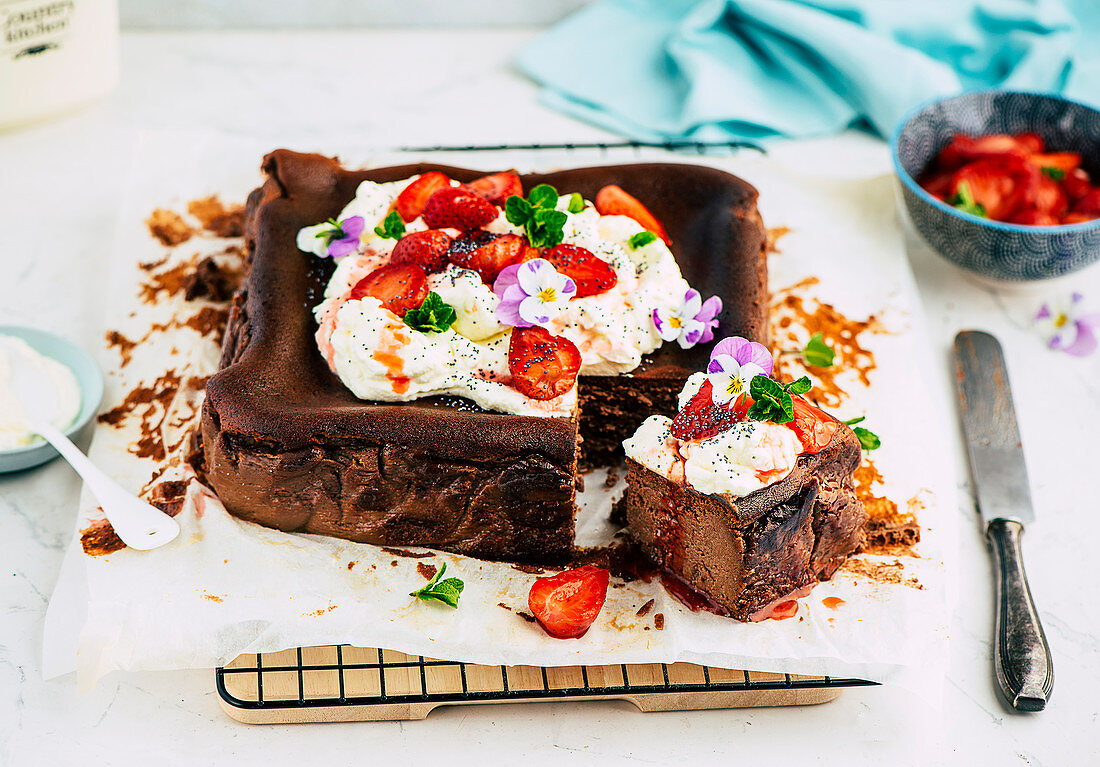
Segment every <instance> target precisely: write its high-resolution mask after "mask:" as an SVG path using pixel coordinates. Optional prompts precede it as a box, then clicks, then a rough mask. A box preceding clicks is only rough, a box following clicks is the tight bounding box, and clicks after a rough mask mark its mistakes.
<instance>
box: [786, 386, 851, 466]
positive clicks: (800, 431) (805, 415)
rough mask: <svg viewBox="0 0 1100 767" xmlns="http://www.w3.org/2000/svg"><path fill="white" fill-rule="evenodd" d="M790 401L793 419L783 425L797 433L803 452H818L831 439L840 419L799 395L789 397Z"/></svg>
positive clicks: (826, 445)
mask: <svg viewBox="0 0 1100 767" xmlns="http://www.w3.org/2000/svg"><path fill="white" fill-rule="evenodd" d="M791 401H792V402H793V403H794V420H793V421H788V422H787V423H786V424H784V425H785V426H786V427H787V428H788V429H790V430H791V431H793V432H794V433H795V434H796V435H798V441H799V442H801V443H802V451H803V452H804V453H806V454H807V455H813V454H814V453H820V452H821V451H822V450H824V449H825V448H826V447H828V446H829V443H830V442H832V441H833V435H834V434H836V430H837V429H838V428H839V427H840V421H838V420H836V419H835V418H833V417H832V416H831V415H829V414H828V413H826V412H825V411H824V410H821V409H819V408H816V407H814V406H813V405H811V404H810V403H809V402H807V401H806V400H804V399H802V398H801V397H791Z"/></svg>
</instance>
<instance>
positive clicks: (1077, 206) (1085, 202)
mask: <svg viewBox="0 0 1100 767" xmlns="http://www.w3.org/2000/svg"><path fill="white" fill-rule="evenodd" d="M1072 212H1073V213H1083V214H1085V215H1087V216H1091V217H1092V218H1096V217H1098V216H1100V187H1093V188H1092V189H1090V190H1089V191H1088V192H1086V193H1085V195H1084V196H1082V197H1081V199H1079V200H1078V201H1077V202H1075V203H1074V204H1073V211H1072Z"/></svg>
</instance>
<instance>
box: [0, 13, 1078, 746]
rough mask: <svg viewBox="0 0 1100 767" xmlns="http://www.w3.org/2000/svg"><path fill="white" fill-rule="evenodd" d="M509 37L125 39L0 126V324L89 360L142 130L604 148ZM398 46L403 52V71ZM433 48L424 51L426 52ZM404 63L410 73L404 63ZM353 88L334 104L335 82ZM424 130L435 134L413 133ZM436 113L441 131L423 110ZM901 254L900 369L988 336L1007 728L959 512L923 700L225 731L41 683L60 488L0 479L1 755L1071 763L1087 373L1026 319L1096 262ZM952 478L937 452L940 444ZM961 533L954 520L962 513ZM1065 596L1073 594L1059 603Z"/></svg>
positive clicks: (57, 554) (194, 683)
mask: <svg viewBox="0 0 1100 767" xmlns="http://www.w3.org/2000/svg"><path fill="white" fill-rule="evenodd" d="M528 37H529V33H527V32H523V31H507V32H463V33H461V34H457V35H453V34H452V35H444V34H442V33H433V32H419V33H414V32H387V33H381V32H378V33H369V32H350V33H320V32H317V33H249V34H245V33H180V34H152V33H147V34H129V35H126V36H124V39H123V48H122V51H123V79H122V86H121V88H120V90H119V91H118V92H117V93H115V94H114V95H113V96H112V97H110V98H109V99H107V100H106V101H104V102H102V103H100V104H98V105H96V106H95V107H93V108H91V109H89V110H87V111H85V112H83V113H80V114H78V115H75V116H73V117H70V118H67V119H65V120H62V121H59V122H55V123H51V124H47V125H43V126H39V127H37V128H35V129H32V130H27V131H23V132H19V133H12V134H0V169H2V172H0V211H2V213H0V224H2V225H0V323H3V322H23V323H28V324H36V325H39V326H41V327H44V328H47V329H50V330H55V331H59V332H62V333H65V334H67V335H69V336H71V337H73V338H75V339H76V340H78V341H80V342H82V343H84V344H86V345H89V346H91V345H94V344H96V343H98V340H99V339H98V337H99V334H100V332H101V329H102V325H101V321H100V317H101V314H102V311H103V308H104V307H103V304H102V299H101V296H102V295H103V293H104V290H103V287H104V283H105V280H106V276H105V275H104V274H103V271H102V268H101V266H102V264H103V263H104V262H105V253H106V251H107V249H108V248H109V247H110V242H111V237H112V228H113V222H114V215H115V212H116V210H117V207H118V204H119V199H120V195H121V191H122V189H121V187H122V183H123V180H124V177H125V168H126V166H127V161H128V158H129V150H130V147H131V145H132V144H133V141H134V139H135V136H136V132H137V131H138V129H140V128H142V127H160V128H183V129H191V130H197V129H215V130H221V131H226V132H229V133H237V134H245V135H252V134H256V133H261V134H263V135H265V136H266V137H269V138H270V139H271V141H272V143H273V144H274V143H287V144H292V145H297V146H309V147H318V148H321V147H323V146H324V145H325V144H326V143H327V142H330V141H331V142H334V143H335V142H336V141H337V140H339V141H344V142H345V143H346V141H347V139H348V138H349V137H350V138H353V139H355V140H357V141H358V142H359V143H361V144H364V145H380V146H394V145H408V144H417V143H425V144H431V143H438V142H441V141H448V142H462V141H477V142H479V143H496V142H507V141H517V140H527V141H563V140H564V141H583V140H593V139H595V140H599V139H601V138H604V137H605V134H603V133H602V132H600V131H598V130H596V129H594V128H591V127H588V126H585V125H581V124H578V123H576V122H573V121H572V120H570V119H568V118H566V117H563V116H560V115H556V114H553V113H550V112H547V111H546V110H544V109H542V108H541V107H540V106H538V103H537V98H536V94H535V92H534V90H533V89H532V88H531V86H530V85H529V84H528V83H527V82H525V81H524V80H523V79H522V78H520V77H519V76H518V75H516V74H515V73H514V72H513V71H512V70H511V68H510V67H509V66H508V64H507V62H508V60H509V58H510V56H511V54H512V53H513V52H514V51H515V50H517V48H518V47H519V46H520V45H521V44H522V43H523V42H524V41H525V40H527V39H528ZM412 51H417V52H418V53H417V55H415V56H413V57H412V58H411V59H409V60H408V61H405V62H404V63H402V61H403V59H404V57H409V56H410V55H411V52H412ZM428 51H430V53H425V52H428ZM410 62H411V63H410ZM349 71H354V72H362V73H365V74H368V75H369V77H370V81H371V85H370V87H369V89H368V88H364V89H363V91H362V93H361V94H355V93H354V92H352V93H350V94H349V89H348V88H347V87H346V83H347V81H346V79H342V78H345V77H346V74H345V73H347V72H349ZM425 114H432V115H435V116H436V118H435V119H431V120H428V119H423V118H422V115H425ZM438 115H444V116H445V118H443V119H441V118H439V117H438ZM822 149H823V151H814V150H813V148H810V149H809V150H808V149H806V148H805V147H803V148H800V149H798V150H797V151H795V150H784V149H782V148H780V149H778V150H777V152H778V153H779V154H781V155H784V154H785V155H786V156H788V157H789V158H790V159H791V160H792V161H798V162H800V161H802V160H804V159H806V158H815V159H814V161H815V162H817V163H818V164H819V166H820V167H825V166H831V168H830V169H832V170H836V169H847V170H849V171H852V172H855V171H856V170H858V171H860V172H864V171H874V170H885V169H886V167H887V163H886V151H885V148H884V146H883V145H881V144H879V143H878V142H872V141H868V140H865V139H863V138H862V137H858V136H854V137H847V138H846V139H845V140H842V141H840V142H835V143H830V144H827V145H825V146H823V147H822ZM911 245H912V247H911V260H912V264H913V268H914V271H915V272H916V275H917V278H918V282H919V285H920V288H921V291H922V297H923V300H924V302H925V307H926V310H927V313H928V317H929V320H930V323H929V324H930V326H931V332H932V339H931V340H932V342H933V344H934V345H935V351H936V353H937V355H938V359H939V360H940V361H941V362H942V365H940V366H937V368H936V369H933V370H914V375H917V376H921V377H922V378H923V379H924V380H925V381H926V382H927V384H928V385H929V386H930V387H932V388H933V391H934V393H935V394H936V396H937V397H939V398H940V399H941V400H942V402H943V403H944V409H945V418H949V419H951V421H952V423H954V422H955V420H956V417H955V413H954V409H953V408H954V405H953V403H952V401H951V400H950V399H948V394H949V386H950V377H949V375H948V372H947V371H948V366H947V363H948V350H949V346H950V341H951V338H952V336H953V334H954V333H955V331H956V330H958V329H960V328H963V327H980V328H984V329H988V330H992V331H993V332H995V333H996V334H997V335H998V336H999V337H1000V338H1001V340H1002V342H1003V343H1004V345H1005V348H1006V351H1007V355H1008V364H1009V368H1010V372H1011V375H1012V382H1013V387H1014V390H1015V395H1016V402H1017V407H1018V413H1019V419H1020V426H1021V431H1022V434H1023V441H1024V445H1025V450H1026V453H1027V458H1028V461H1029V464H1030V469H1031V476H1032V484H1033V489H1034V497H1035V502H1036V506H1037V509H1038V513H1039V521H1038V523H1036V524H1035V525H1034V526H1033V527H1032V528H1030V529H1029V531H1028V534H1027V536H1026V538H1025V541H1024V545H1025V557H1026V559H1027V562H1028V566H1029V571H1030V575H1031V585H1032V589H1033V591H1034V594H1035V598H1036V601H1037V602H1038V604H1039V607H1040V611H1041V614H1042V618H1043V621H1044V623H1045V626H1046V629H1047V635H1048V639H1049V641H1050V644H1051V648H1052V650H1053V652H1054V658H1055V667H1056V682H1055V692H1054V696H1053V699H1052V701H1051V704H1050V705H1049V707H1048V708H1047V710H1046V711H1045V712H1043V713H1041V714H1036V715H1028V716H1022V715H1014V714H1009V713H1007V712H1006V711H1005V709H1004V708H1003V707H1002V706H1001V704H1000V703H999V701H998V700H997V698H996V696H995V693H994V689H993V684H992V681H991V676H990V659H989V645H990V642H989V637H990V634H991V628H992V614H991V604H992V595H991V582H990V564H989V559H988V556H987V553H986V550H985V547H984V543H983V541H982V539H981V537H980V535H979V532H978V526H977V524H976V521H973V510H972V509H971V508H969V507H967V508H962V509H960V510H959V513H960V514H962V515H964V517H965V519H966V521H967V524H965V525H964V530H963V535H962V536H961V543H960V551H959V563H960V567H959V570H960V586H959V603H958V607H957V608H956V609H955V612H954V615H953V638H952V661H951V668H950V671H949V675H948V678H947V682H946V685H945V688H944V697H943V704H942V707H936V706H932V705H929V704H928V703H926V702H922V701H918V700H915V699H913V698H911V697H909V696H907V695H906V694H905V693H903V692H901V691H899V690H895V689H891V688H888V687H887V688H868V689H860V690H851V691H847V692H845V693H844V694H843V695H842V696H841V697H840V699H839V700H837V701H836V702H834V703H831V704H827V705H824V706H819V707H814V708H805V709H787V710H784V709H761V710H748V711H711V712H695V713H691V714H679V713H669V714H649V715H644V716H643V715H641V714H638V713H636V712H635V711H634V710H633V709H632V707H630V706H629V705H627V704H617V703H596V702H593V703H586V704H579V705H564V704H541V705H531V706H492V707H475V708H472V709H462V708H455V709H444V710H440V711H437V712H436V713H434V714H433V715H432V716H431V717H429V718H428V719H427V720H425V721H423V722H413V723H376V724H351V725H301V726H294V727H247V726H243V725H238V724H236V723H234V722H232V721H231V720H229V719H228V718H226V717H225V716H224V715H223V714H222V713H221V711H220V710H219V708H218V705H217V700H216V696H215V694H214V692H213V677H212V674H211V673H210V672H205V671H194V672H183V673H159V674H157V673H150V674H141V675H128V676H115V677H111V678H108V679H107V680H106V681H105V682H103V683H101V685H100V686H99V687H98V688H97V689H96V690H95V691H93V692H91V693H89V694H87V695H80V694H78V693H77V691H76V689H75V683H74V680H73V679H71V678H63V679H60V680H56V681H52V682H44V681H43V680H42V678H41V671H40V658H39V654H40V643H41V633H42V620H43V616H44V613H45V607H46V603H47V600H48V599H49V594H50V591H51V589H52V587H53V584H54V582H55V581H56V578H57V572H58V568H59V566H60V563H61V558H62V552H63V548H64V546H65V545H66V544H67V542H68V539H69V536H70V534H71V530H72V524H73V513H74V509H75V503H76V494H77V490H78V485H77V481H76V479H75V477H74V476H73V475H72V474H71V473H70V472H69V471H68V469H67V468H66V467H65V466H63V465H60V464H53V465H50V466H47V467H45V468H42V469H39V470H32V471H30V472H26V473H23V474H19V475H14V476H6V477H3V478H0V562H2V564H0V577H2V578H3V579H4V580H3V583H4V584H5V585H4V588H3V592H2V593H3V597H2V600H0V608H2V610H0V762H10V763H12V764H17V765H32V764H46V763H51V762H53V763H57V764H72V763H76V762H77V761H79V762H82V763H93V764H131V763H138V762H139V760H141V761H145V760H149V759H156V760H157V762H158V763H168V764H176V763H179V764H185V763H186V764H189V765H190V764H214V763H224V762H228V761H230V760H232V762H233V763H235V764H254V763H255V764H259V763H266V764H282V763H287V764H290V763H300V762H303V761H306V760H308V761H309V762H310V763H319V764H323V763H333V762H334V763H344V762H351V761H352V760H354V761H356V762H358V761H361V760H362V758H363V753H364V746H365V745H366V744H368V743H369V748H370V752H371V755H372V756H374V757H376V758H379V759H380V760H385V759H393V758H402V757H404V758H412V757H415V758H418V760H419V759H435V760H438V761H439V762H441V763H442V762H454V761H455V760H456V759H457V760H458V761H461V762H465V761H472V760H473V759H474V758H475V754H476V758H478V759H479V760H482V761H488V762H494V761H503V760H505V759H514V758H515V757H517V756H520V757H526V758H527V760H528V761H530V762H532V763H550V762H559V761H560V760H563V759H578V760H583V761H585V762H593V763H601V764H609V763H616V762H620V761H625V760H634V761H639V762H652V763H658V764H663V763H671V762H672V761H673V760H675V761H677V762H684V761H687V762H690V761H692V760H698V759H705V758H707V757H708V756H710V755H715V754H723V755H725V754H728V755H731V756H736V757H738V758H741V759H750V760H751V759H761V758H766V759H768V760H770V761H769V762H768V763H771V764H836V763H838V762H839V761H840V760H841V759H843V761H844V763H845V764H853V765H862V764H868V765H869V764H887V763H888V764H899V765H900V764H967V765H1008V764H1027V765H1040V764H1045V765H1068V764H1075V765H1076V764H1081V765H1084V764H1095V763H1098V762H1100V721H1098V713H1100V703H1098V702H1097V701H1098V697H1097V690H1098V689H1100V641H1098V639H1097V634H1098V633H1100V607H1098V606H1097V601H1096V600H1095V599H1094V598H1093V597H1092V596H1091V594H1090V593H1089V589H1088V586H1091V582H1092V580H1093V579H1092V578H1091V577H1090V573H1091V572H1092V571H1093V569H1094V567H1095V564H1094V561H1095V558H1094V555H1093V549H1094V544H1093V541H1094V540H1095V536H1096V534H1097V532H1098V528H1100V525H1098V524H1097V521H1096V520H1097V515H1096V511H1097V503H1096V500H1095V497H1094V496H1091V495H1090V494H1087V493H1086V490H1085V481H1084V479H1083V478H1086V477H1090V476H1091V475H1092V473H1094V472H1095V471H1096V470H1097V450H1096V443H1095V439H1096V438H1095V434H1096V432H1097V430H1098V429H1100V385H1098V384H1097V380H1098V375H1100V357H1094V358H1092V359H1087V360H1077V359H1073V358H1069V357H1066V356H1060V355H1055V354H1052V353H1049V352H1047V351H1045V350H1044V348H1043V347H1042V345H1041V344H1040V342H1039V341H1038V340H1037V339H1036V338H1035V336H1034V335H1033V334H1032V333H1031V332H1030V331H1029V330H1028V328H1027V322H1026V318H1027V316H1028V315H1029V314H1030V313H1031V312H1033V311H1034V308H1035V306H1036V305H1037V303H1038V302H1039V301H1040V300H1041V299H1042V298H1044V297H1046V296H1047V295H1048V294H1050V293H1054V292H1057V291H1060V290H1069V289H1071V288H1078V289H1082V290H1083V291H1084V292H1086V293H1087V294H1088V295H1089V298H1090V301H1092V302H1093V305H1094V306H1098V305H1100V271H1098V269H1097V268H1093V269H1091V270H1089V271H1087V272H1085V273H1083V274H1080V275H1077V276H1075V277H1073V278H1070V279H1067V280H1063V281H1062V282H1061V283H1060V284H1046V285H1043V286H1041V287H1039V288H1037V289H1032V291H1031V292H1027V291H1020V290H1018V289H1016V290H1011V291H1003V290H994V289H991V288H988V287H984V286H981V285H978V284H976V283H974V282H973V281H971V280H970V279H969V278H966V277H964V276H962V275H961V273H960V272H959V271H957V270H956V269H954V268H953V267H951V266H949V265H948V264H946V263H944V262H943V261H941V260H940V259H939V258H938V257H936V256H935V255H933V254H931V253H929V252H928V251H927V250H926V249H925V248H923V247H922V246H920V245H919V243H916V242H911ZM946 449H950V450H952V451H953V452H954V453H955V455H956V458H957V460H958V461H959V465H960V467H963V466H964V464H963V463H962V458H961V452H960V445H959V444H958V443H956V444H952V445H950V446H947V447H946ZM972 521H973V524H971V522H972ZM1081 584H1085V586H1086V588H1082V586H1081Z"/></svg>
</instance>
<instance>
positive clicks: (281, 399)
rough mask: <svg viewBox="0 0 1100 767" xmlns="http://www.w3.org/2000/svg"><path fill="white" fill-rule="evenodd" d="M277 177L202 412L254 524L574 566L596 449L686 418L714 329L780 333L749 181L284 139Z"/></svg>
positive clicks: (240, 511)
mask: <svg viewBox="0 0 1100 767" xmlns="http://www.w3.org/2000/svg"><path fill="white" fill-rule="evenodd" d="M264 171H265V172H266V173H267V175H268V180H267V182H266V183H265V184H264V185H263V186H262V187H261V188H260V189H257V190H256V191H255V192H254V193H253V194H252V195H251V197H250V199H249V204H248V209H247V223H246V239H247V246H248V253H249V259H250V271H249V274H248V275H247V277H246V279H245V281H244V284H243V286H242V290H241V293H240V295H238V296H237V297H236V299H235V302H234V308H233V310H232V312H231V315H230V319H229V325H228V329H227V331H226V337H225V343H224V347H223V359H222V370H221V372H219V373H218V374H217V375H216V376H214V377H213V378H212V379H211V380H210V381H209V383H208V385H207V399H206V403H205V406H204V411H203V442H204V451H205V457H206V472H207V478H208V481H209V483H210V484H211V486H212V487H213V488H214V490H215V491H216V492H217V493H218V495H219V497H220V498H221V499H222V501H223V502H224V503H225V505H226V507H227V508H228V509H229V510H230V511H231V512H232V513H233V514H236V515H238V516H240V517H242V518H245V519H249V520H252V521H255V522H258V523H260V524H264V525H268V526H272V527H277V528H280V529H283V530H292V531H301V532H309V533H317V534H324V535H334V536H337V537H342V538H348V539H351V540H356V541H362V542H369V543H376V544H386V545H421V546H429V547H434V548H441V549H446V550H451V551H456V552H459V553H463V554H469V555H472V556H478V557H483V558H490V559H509V560H526V561H538V562H554V561H563V560H565V559H566V558H568V556H569V555H570V554H571V552H572V544H573V525H574V514H575V506H574V503H573V496H574V489H573V488H574V482H575V475H576V469H577V460H578V451H579V449H580V450H584V451H585V458H586V460H587V461H588V462H589V463H602V462H607V461H610V460H612V459H614V458H615V456H616V453H617V451H619V450H620V448H619V445H620V444H621V442H622V440H623V439H625V438H626V437H627V436H629V434H630V433H632V432H633V430H634V429H635V428H636V427H637V426H638V424H639V423H641V421H642V419H644V418H645V417H646V416H648V415H650V414H652V413H655V412H659V411H667V410H668V409H670V408H671V407H672V406H673V403H674V402H675V398H676V393H677V392H678V391H679V390H680V389H681V388H682V386H683V384H684V381H685V380H686V379H687V377H688V375H689V374H690V372H691V371H692V370H693V369H697V368H698V367H699V365H701V364H702V363H703V361H705V360H706V359H707V348H708V347H709V345H710V344H709V343H708V341H710V340H711V338H712V336H711V333H712V330H713V326H714V325H715V324H718V325H719V326H720V327H721V328H722V329H723V330H724V331H728V332H739V333H741V334H743V335H746V336H748V337H751V338H757V339H761V340H763V336H764V332H765V327H766V322H765V307H766V303H767V301H766V289H765V284H766V271H765V266H764V230H763V226H762V224H761V222H760V218H759V215H758V214H757V212H756V205H755V200H756V191H755V190H754V189H753V188H752V187H751V186H749V185H748V184H746V183H744V182H743V181H741V180H740V179H737V178H735V177H733V176H730V175H728V174H725V173H721V172H719V171H714V170H711V169H707V168H701V167H696V166H679V165H634V166H619V167H609V168H587V169H578V170H569V171H562V172H559V173H552V174H545V175H528V176H519V175H517V174H514V173H508V172H506V173H497V174H492V175H488V176H486V175H484V174H481V173H478V172H475V171H469V170H464V169H458V168H450V167H442V166H429V165H416V166H402V167H394V168H383V169H374V170H369V171H348V170H345V169H343V168H341V167H340V166H339V165H338V164H337V163H336V162H335V161H333V160H330V159H328V158H325V157H321V156H319V155H303V154H298V153H294V152H288V151H285V150H279V151H276V152H274V153H272V154H271V155H268V157H267V158H265V161H264ZM558 190H561V193H560V194H559V193H558ZM623 190H629V193H627V192H624V191H623ZM601 199H602V203H601ZM517 200H518V202H517ZM639 200H640V201H641V202H639ZM593 201H595V204H594V203H593ZM601 205H602V210H600V206H601ZM616 206H618V207H616ZM650 211H652V213H650ZM647 216H648V219H647V218H646V217H647ZM640 222H643V223H640ZM555 227H558V229H557V231H556V232H555V231H554V230H555ZM548 230H549V231H550V235H549V236H547V235H546V232H547V231H548ZM655 230H656V231H655ZM666 239H667V240H669V241H671V243H672V245H671V250H670V248H669V246H668V245H667V244H666V242H665V240H666ZM704 296H714V297H715V298H713V299H710V300H706V301H704ZM693 302H694V303H693ZM695 304H698V306H696V305H695ZM719 305H720V306H721V311H720V312H718V313H717V314H715V312H714V310H715V309H717V308H718V306H719ZM708 310H709V312H710V314H709V315H708V313H707V312H708ZM662 318H663V320H662ZM661 322H664V327H663V328H662V327H660V326H659V325H660V323H661ZM619 454H621V453H619Z"/></svg>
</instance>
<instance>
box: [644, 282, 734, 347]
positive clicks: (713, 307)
mask: <svg viewBox="0 0 1100 767" xmlns="http://www.w3.org/2000/svg"><path fill="white" fill-rule="evenodd" d="M720 311H722V299H720V298H719V297H718V296H711V297H710V298H708V299H707V300H706V301H704V300H703V297H702V296H700V295H699V291H698V290H695V289H694V288H688V290H687V292H686V293H685V294H684V300H683V303H681V304H680V306H678V307H677V308H675V309H663V308H661V307H658V308H656V309H654V310H653V326H654V327H655V328H657V335H659V336H660V337H661V339H662V340H664V341H676V342H677V343H678V344H680V346H681V347H682V348H684V349H688V348H690V347H692V346H695V345H696V344H699V343H707V342H708V341H711V340H713V339H714V329H715V328H717V327H718V319H717V317H718V312H720Z"/></svg>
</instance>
